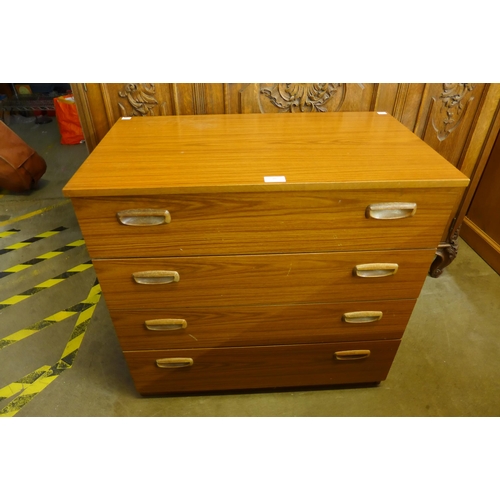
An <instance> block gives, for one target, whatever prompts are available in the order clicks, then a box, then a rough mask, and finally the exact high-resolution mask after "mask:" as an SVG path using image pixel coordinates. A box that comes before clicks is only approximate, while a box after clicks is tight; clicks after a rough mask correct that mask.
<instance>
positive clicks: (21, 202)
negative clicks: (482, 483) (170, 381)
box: [0, 116, 500, 417]
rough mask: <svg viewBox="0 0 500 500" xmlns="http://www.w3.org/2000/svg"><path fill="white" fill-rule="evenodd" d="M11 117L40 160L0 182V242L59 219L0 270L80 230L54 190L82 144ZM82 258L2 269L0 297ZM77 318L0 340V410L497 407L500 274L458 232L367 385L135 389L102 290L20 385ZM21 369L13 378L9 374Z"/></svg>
mask: <svg viewBox="0 0 500 500" xmlns="http://www.w3.org/2000/svg"><path fill="white" fill-rule="evenodd" d="M10 126H11V128H12V129H13V130H14V131H15V132H16V133H17V134H19V135H20V136H21V137H22V138H23V139H24V140H25V141H26V142H28V144H30V145H31V146H32V147H33V148H35V150H37V151H38V152H39V153H40V154H41V155H42V156H43V157H44V158H45V159H46V161H47V164H48V170H47V173H46V174H45V176H44V177H43V179H42V181H41V183H40V186H39V188H38V189H37V190H36V191H33V192H31V193H29V194H27V195H24V194H22V195H19V194H17V195H16V194H11V193H8V192H6V191H3V192H0V234H2V233H4V232H6V231H8V230H10V229H18V230H19V231H18V232H15V233H13V234H10V235H7V236H3V237H0V249H2V248H6V247H8V246H10V245H12V244H14V243H17V242H21V241H24V240H26V239H28V238H31V237H33V236H36V235H38V234H40V233H43V232H45V231H50V230H52V229H54V228H57V227H59V226H64V227H66V228H68V229H66V230H64V231H61V232H59V233H58V234H56V235H54V236H50V237H48V238H43V239H42V240H40V241H37V242H35V243H33V244H31V245H29V246H26V247H24V248H21V249H18V250H15V251H11V252H8V253H4V254H3V255H0V271H3V270H5V269H9V268H10V267H12V266H14V265H17V264H21V263H24V262H27V261H29V260H30V259H33V258H35V257H38V256H40V255H42V254H44V253H46V252H49V251H53V250H55V249H58V248H61V247H63V246H65V245H68V244H69V243H71V242H74V241H76V240H78V239H79V238H81V234H80V232H79V228H78V224H77V221H76V218H75V216H74V213H73V211H72V208H71V205H70V204H69V203H68V202H67V200H65V199H64V198H63V196H62V193H61V188H62V187H63V186H64V185H65V183H66V182H67V181H68V180H69V178H70V177H71V175H72V174H73V173H74V172H75V171H76V169H77V168H78V167H79V165H80V164H81V163H82V162H83V160H84V159H85V158H86V156H87V149H86V146H85V145H83V144H82V145H76V146H62V145H61V144H60V143H59V132H58V129H57V123H56V121H55V119H54V120H53V122H52V123H49V124H44V125H36V124H35V123H34V118H26V117H15V116H14V117H13V118H12V121H11V124H10ZM87 261H88V254H87V252H86V248H85V246H79V247H75V248H72V249H70V250H67V251H65V252H63V253H61V254H60V255H58V256H56V257H54V258H51V259H48V260H44V261H42V262H40V263H38V264H36V265H34V266H32V267H30V268H29V269H25V270H23V271H20V272H16V273H13V274H11V275H8V276H5V277H2V278H0V303H1V302H2V301H5V300H7V299H9V298H10V297H13V296H15V295H22V294H23V292H25V291H27V290H30V289H32V288H34V287H36V286H37V285H38V284H40V283H42V282H44V281H46V280H48V279H50V278H54V277H55V276H59V275H60V274H62V273H64V272H66V271H68V270H69V269H71V268H73V267H74V266H77V265H79V264H83V263H85V262H87ZM94 279H95V274H94V270H93V268H92V267H90V268H89V269H86V270H84V271H82V272H78V273H76V274H74V275H73V276H71V277H69V278H67V279H64V280H63V281H62V282H60V283H58V284H57V285H54V286H52V287H50V288H47V289H44V290H43V291H41V292H40V293H36V294H34V295H30V296H29V297H28V298H27V299H26V300H23V301H21V302H19V303H17V304H13V305H9V306H7V307H4V308H3V309H0V339H5V338H7V337H9V336H11V335H12V334H14V333H15V332H19V331H22V330H25V329H26V328H28V327H29V326H31V327H32V329H33V328H35V327H33V325H35V324H37V323H38V327H37V328H38V329H40V328H41V326H43V325H40V323H39V322H40V321H41V320H42V319H44V318H47V317H50V316H51V315H53V314H55V313H57V312H59V311H62V310H65V309H68V308H71V307H72V306H74V305H75V304H78V303H80V302H81V301H82V300H84V299H85V298H86V297H87V295H88V293H89V290H90V289H91V287H92V285H93V283H94ZM77 317H78V314H73V315H72V316H70V317H68V318H65V319H61V320H58V321H56V322H54V323H53V324H51V325H50V326H46V327H45V328H43V329H41V330H40V331H38V332H37V333H33V334H32V335H29V336H27V337H26V338H23V339H22V340H19V341H17V342H14V343H11V344H9V345H5V346H4V347H3V348H2V344H1V340H0V416H2V415H3V416H19V417H32V416H499V415H500V363H498V359H499V356H500V329H499V327H498V325H499V324H500V276H498V275H497V274H496V273H495V272H494V271H493V270H492V269H491V268H490V267H489V266H488V265H487V264H486V263H485V262H484V261H483V260H482V259H481V258H480V257H479V256H478V255H477V254H476V253H475V252H474V251H472V250H471V248H470V247H468V246H467V244H466V243H465V242H463V241H461V242H460V250H459V253H458V257H457V259H456V260H455V262H454V263H453V264H452V265H451V266H450V267H448V268H447V269H446V271H445V272H444V274H443V275H442V276H441V277H440V278H438V279H433V278H430V277H429V278H427V280H426V282H425V285H424V288H423V291H422V294H421V296H420V298H419V300H418V303H417V306H416V308H415V310H414V313H413V315H412V317H411V320H410V323H409V325H408V328H407V331H406V333H405V336H404V338H403V342H402V344H401V347H400V349H399V351H398V355H397V357H396V360H395V362H394V364H393V367H392V369H391V371H390V373H389V377H388V378H387V380H386V381H385V382H383V383H382V384H380V386H378V387H362V388H337V389H326V390H325V389H321V390H307V391H306V390H298V391H296V390H294V391H287V390H283V391H279V392H260V393H244V394H224V395H195V396H182V397H165V398H142V397H141V396H139V395H138V394H137V393H136V391H135V389H134V386H133V383H132V379H131V377H130V375H129V373H128V369H127V366H126V364H125V360H124V358H123V355H122V353H121V350H120V346H119V344H118V341H117V338H116V336H115V333H114V329H113V325H112V323H111V320H110V317H109V313H108V310H107V308H106V304H105V301H104V299H101V300H100V301H99V302H98V304H97V307H96V309H95V312H94V314H93V315H92V316H91V319H90V321H89V323H88V327H87V329H86V331H85V332H84V334H82V335H80V336H79V337H78V338H79V340H82V338H83V340H82V342H81V346H80V348H79V350H77V351H73V354H74V353H76V357H74V359H73V360H72V361H71V360H70V361H69V364H66V365H65V364H64V363H63V364H59V366H58V370H56V375H57V376H55V377H44V376H41V377H40V378H39V379H38V380H37V381H34V382H33V383H32V384H31V383H30V382H32V381H33V379H34V378H35V377H34V376H32V377H31V378H30V379H26V376H27V375H29V374H32V373H33V372H36V371H37V370H39V369H40V368H41V367H44V366H45V367H49V366H53V365H56V364H57V363H58V361H59V360H60V358H61V356H62V353H63V351H64V349H65V346H66V344H67V342H68V339H69V338H70V336H71V335H72V332H73V331H74V326H75V322H76V318H77ZM35 329H36V328H35ZM19 335H20V336H22V334H19ZM4 344H5V342H4ZM68 359H69V358H68ZM70 366H71V369H69V367H70ZM23 378H24V385H23V384H15V382H17V381H20V380H23ZM2 391H3V392H2ZM2 397H3V398H4V399H3V400H2Z"/></svg>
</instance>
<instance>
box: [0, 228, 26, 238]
mask: <svg viewBox="0 0 500 500" xmlns="http://www.w3.org/2000/svg"><path fill="white" fill-rule="evenodd" d="M19 231H21V230H20V229H10V230H9V231H4V232H3V233H0V238H7V237H8V236H12V235H13V234H16V233H18V232H19Z"/></svg>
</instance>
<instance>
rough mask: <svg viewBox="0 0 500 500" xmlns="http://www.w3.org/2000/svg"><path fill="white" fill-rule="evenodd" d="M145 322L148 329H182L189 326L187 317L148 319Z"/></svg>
mask: <svg viewBox="0 0 500 500" xmlns="http://www.w3.org/2000/svg"><path fill="white" fill-rule="evenodd" d="M144 324H145V325H146V328H147V329H148V330H152V331H160V330H180V329H182V328H187V322H186V320H185V319H147V320H146V321H145V322H144Z"/></svg>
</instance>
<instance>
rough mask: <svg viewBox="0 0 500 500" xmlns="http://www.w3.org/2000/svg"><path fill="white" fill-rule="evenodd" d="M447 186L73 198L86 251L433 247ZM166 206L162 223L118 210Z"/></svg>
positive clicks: (451, 195)
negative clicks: (145, 222)
mask: <svg viewBox="0 0 500 500" xmlns="http://www.w3.org/2000/svg"><path fill="white" fill-rule="evenodd" d="M457 196H458V194H457V192H456V191H455V190H453V189H451V188H442V189H435V190H425V189H413V190H411V189H409V190H403V189H395V190H385V191H383V190H373V191H342V192H338V193H336V192H328V191H320V192H314V191H313V192H308V191H305V192H290V193H286V192H285V193H283V192H281V193H280V192H278V193H275V194H274V195H273V196H268V195H267V194H266V193H234V194H233V193H221V194H219V195H201V194H193V195H180V196H179V195H171V196H165V197H135V198H125V197H113V198H105V197H101V198H74V199H73V206H74V208H75V211H76V214H77V217H78V220H79V224H80V228H81V230H82V233H83V235H84V238H85V241H86V243H87V247H88V249H89V252H90V255H91V256H92V257H93V258H114V257H127V256H128V257H144V256H149V257H165V256H181V255H213V254H234V253H241V250H242V249H244V252H245V253H248V254H250V253H262V252H268V251H269V252H280V251H283V252H306V251H322V252H323V251H339V250H377V249H381V248H388V247H391V248H396V249H398V248H399V249H404V248H415V247H420V248H435V247H437V245H438V243H439V239H440V237H441V233H442V231H443V227H444V225H445V224H446V222H447V220H448V218H449V216H450V207H451V206H453V204H454V202H455V200H456V199H457ZM386 202H412V203H416V204H417V212H416V214H415V215H414V216H413V217H408V218H404V219H395V220H376V219H369V218H367V217H366V209H367V207H368V206H369V205H371V204H373V203H386ZM143 208H148V209H149V208H154V209H162V210H168V212H169V213H170V216H171V222H170V223H169V224H163V225H157V226H146V227H136V226H125V225H123V224H120V223H119V222H118V218H117V216H116V214H117V213H118V212H120V211H122V210H130V209H143Z"/></svg>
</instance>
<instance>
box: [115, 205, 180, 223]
mask: <svg viewBox="0 0 500 500" xmlns="http://www.w3.org/2000/svg"><path fill="white" fill-rule="evenodd" d="M116 216H117V217H118V220H119V221H120V222H121V223H122V224H124V225H125V226H158V225H160V224H168V223H169V222H170V221H171V218H170V213H169V212H168V210H161V209H156V208H133V209H131V210H122V211H121V212H118V213H117V214H116Z"/></svg>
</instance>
